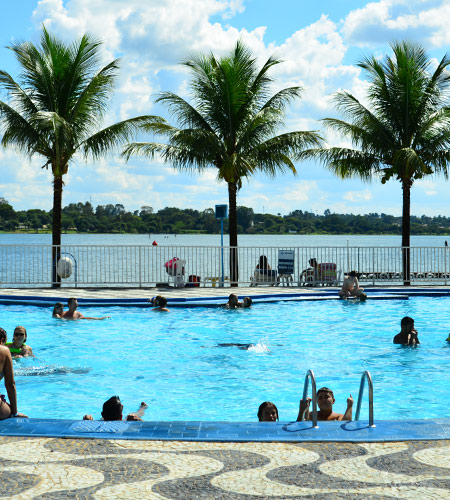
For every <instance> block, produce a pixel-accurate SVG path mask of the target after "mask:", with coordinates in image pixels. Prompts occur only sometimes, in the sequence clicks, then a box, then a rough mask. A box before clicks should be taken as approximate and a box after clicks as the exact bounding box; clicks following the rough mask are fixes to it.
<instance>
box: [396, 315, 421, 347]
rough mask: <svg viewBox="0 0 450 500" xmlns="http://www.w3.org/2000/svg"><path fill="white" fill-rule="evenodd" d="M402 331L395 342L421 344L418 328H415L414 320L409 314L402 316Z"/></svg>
mask: <svg viewBox="0 0 450 500" xmlns="http://www.w3.org/2000/svg"><path fill="white" fill-rule="evenodd" d="M400 327H401V331H400V333H398V334H397V335H396V336H395V337H394V339H393V342H394V344H403V345H412V346H414V345H417V344H420V341H419V337H418V333H417V330H416V329H415V328H414V320H413V319H412V318H410V317H409V316H405V317H404V318H402V320H401V322H400Z"/></svg>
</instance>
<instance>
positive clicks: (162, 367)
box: [0, 298, 450, 421]
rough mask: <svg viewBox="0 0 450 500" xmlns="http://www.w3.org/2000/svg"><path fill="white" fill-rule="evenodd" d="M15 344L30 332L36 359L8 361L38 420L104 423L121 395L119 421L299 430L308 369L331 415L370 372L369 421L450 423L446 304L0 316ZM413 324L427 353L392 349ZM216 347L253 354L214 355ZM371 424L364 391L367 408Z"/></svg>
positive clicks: (24, 407) (41, 311) (22, 400)
mask: <svg viewBox="0 0 450 500" xmlns="http://www.w3.org/2000/svg"><path fill="white" fill-rule="evenodd" d="M1 311H2V315H1V318H2V319H1V324H0V326H2V327H3V328H5V329H6V330H7V332H8V335H9V337H10V338H12V332H13V330H14V327H15V326H16V325H19V324H22V325H25V326H26V328H27V330H28V339H29V344H30V345H31V346H32V347H33V350H34V352H35V354H36V358H34V359H21V360H18V361H15V363H14V367H15V373H16V379H17V389H18V397H19V409H20V410H21V411H23V412H24V413H27V414H29V415H30V416H33V417H47V418H81V417H82V416H83V415H84V414H85V413H92V414H93V415H94V417H95V418H99V416H100V410H101V405H102V403H103V401H104V400H106V399H107V398H109V397H110V396H112V395H114V394H118V395H120V397H121V399H122V401H123V402H124V405H125V411H126V412H129V411H134V410H136V409H137V407H138V406H139V403H140V402H141V401H146V402H147V403H148V404H149V409H148V410H147V413H146V416H145V419H146V420H225V421H255V420H256V412H257V408H258V405H259V404H260V403H261V402H262V401H264V400H270V401H273V402H275V403H276V404H277V406H278V409H279V412H280V418H281V420H294V419H295V418H296V416H297V410H298V401H299V398H300V396H301V394H302V390H303V381H304V376H305V372H306V371H307V370H308V369H309V368H311V369H313V370H314V372H315V374H316V377H317V384H318V387H320V386H323V385H326V386H328V387H331V388H332V389H333V390H334V392H335V396H336V406H335V409H336V410H337V411H339V412H343V411H344V410H345V403H346V399H347V397H348V395H349V393H352V395H353V397H354V399H355V405H356V398H357V394H358V389H359V381H360V376H361V373H362V372H363V371H364V370H370V372H371V373H372V376H373V380H374V387H375V418H377V419H405V418H432V417H433V418H439V417H450V411H449V407H450V405H449V402H448V401H449V400H448V394H449V389H450V382H449V381H450V377H449V374H448V366H449V357H450V343H447V342H445V339H446V338H447V336H448V333H449V327H450V300H449V299H446V298H414V299H410V300H408V301H406V300H392V301H375V300H373V301H371V300H370V299H369V300H368V301H367V302H366V303H350V302H338V301H329V302H281V303H277V304H256V305H255V306H254V307H253V308H252V309H250V310H237V311H228V310H223V309H216V308H192V309H184V308H173V309H172V311H171V312H170V313H168V314H162V313H155V312H152V310H150V309H140V308H116V307H112V308H110V309H109V310H106V308H86V309H83V312H84V313H85V314H86V315H89V316H95V315H97V316H100V315H104V314H105V313H107V314H110V315H111V319H110V320H105V321H87V320H86V321H63V320H57V319H53V318H51V309H50V308H48V309H47V308H39V307H31V306H30V307H24V306H1ZM406 315H408V316H412V317H413V318H414V319H415V321H416V327H417V329H418V331H419V338H420V340H421V342H422V344H421V345H420V346H419V347H418V348H416V349H412V348H404V347H401V346H395V345H393V344H392V337H393V336H394V335H395V334H396V333H398V332H399V330H400V319H401V318H402V317H403V316H406ZM220 343H229V344H232V343H238V344H253V345H252V346H249V348H248V349H245V348H244V349H242V348H239V346H228V347H220V346H218V344H220ZM361 417H362V418H367V389H366V398H365V402H364V404H363V407H362V413H361Z"/></svg>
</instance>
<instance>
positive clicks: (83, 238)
mask: <svg viewBox="0 0 450 500" xmlns="http://www.w3.org/2000/svg"><path fill="white" fill-rule="evenodd" d="M446 239H449V240H450V237H448V236H411V246H416V247H419V246H425V247H442V246H444V242H445V240H446ZM51 241H52V240H51V235H50V234H0V245H51ZM153 241H156V242H157V243H158V245H164V246H173V245H176V246H220V235H219V234H178V235H174V234H150V235H148V234H63V235H62V244H63V245H151V244H152V242H153ZM347 243H348V244H349V245H350V246H352V247H365V246H370V247H372V246H400V245H401V236H399V235H398V236H397V235H345V234H343V235H296V234H283V235H272V234H270V235H248V234H242V235H239V236H238V244H239V246H249V247H270V246H274V247H278V246H282V247H304V246H311V247H318V246H321V247H322V246H324V247H327V246H329V247H333V246H346V245H347ZM224 245H225V246H226V245H228V236H227V235H224Z"/></svg>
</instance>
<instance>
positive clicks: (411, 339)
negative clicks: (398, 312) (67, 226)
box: [393, 316, 450, 346]
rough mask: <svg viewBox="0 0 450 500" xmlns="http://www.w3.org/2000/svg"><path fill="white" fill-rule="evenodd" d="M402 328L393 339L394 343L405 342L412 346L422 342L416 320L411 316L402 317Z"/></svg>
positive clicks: (404, 343)
mask: <svg viewBox="0 0 450 500" xmlns="http://www.w3.org/2000/svg"><path fill="white" fill-rule="evenodd" d="M400 328H401V330H400V333H398V334H397V335H396V336H395V337H394V339H393V343H394V344H403V345H410V346H415V345H418V344H420V341H419V337H418V333H417V330H416V329H415V328H414V320H413V319H412V318H410V317H409V316H405V317H404V318H402V320H401V322H400ZM449 338H450V337H449ZM447 340H448V339H447Z"/></svg>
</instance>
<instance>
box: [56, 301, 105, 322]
mask: <svg viewBox="0 0 450 500" xmlns="http://www.w3.org/2000/svg"><path fill="white" fill-rule="evenodd" d="M67 305H68V306H69V310H68V311H65V312H64V313H63V314H62V316H61V317H62V318H64V319H107V318H110V316H102V317H101V318H96V317H88V316H83V314H81V313H80V311H77V308H78V300H77V299H76V298H75V297H71V298H70V299H69V300H68V301H67Z"/></svg>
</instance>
